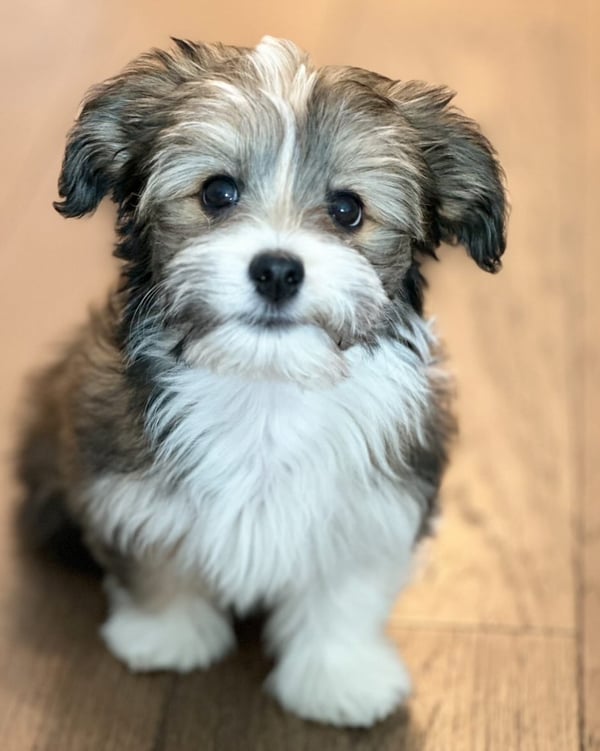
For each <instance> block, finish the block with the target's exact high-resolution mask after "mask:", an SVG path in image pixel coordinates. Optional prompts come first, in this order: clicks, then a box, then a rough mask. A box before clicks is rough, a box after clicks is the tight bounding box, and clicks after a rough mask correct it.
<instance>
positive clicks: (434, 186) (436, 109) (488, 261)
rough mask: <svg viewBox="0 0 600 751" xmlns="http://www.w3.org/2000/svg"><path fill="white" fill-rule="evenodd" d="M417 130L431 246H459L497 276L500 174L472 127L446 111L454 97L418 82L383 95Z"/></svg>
mask: <svg viewBox="0 0 600 751" xmlns="http://www.w3.org/2000/svg"><path fill="white" fill-rule="evenodd" d="M387 96H388V97H390V98H391V99H392V100H394V102H395V103H396V104H397V105H398V106H399V108H400V110H401V112H402V114H403V116H404V117H405V118H406V119H407V120H408V122H409V123H410V124H411V125H412V126H413V127H414V128H415V129H416V130H417V131H418V133H419V137H420V141H421V146H422V150H423V155H424V159H425V162H426V164H427V167H428V170H429V173H430V178H431V203H432V210H433V222H434V226H433V232H432V237H431V244H432V245H433V247H437V245H439V243H440V242H442V241H444V242H449V243H451V244H460V245H464V247H465V248H466V249H467V251H468V252H469V254H470V255H471V257H472V258H473V259H474V260H475V261H476V263H477V264H478V265H479V266H480V267H481V268H482V269H485V270H486V271H491V272H494V271H498V270H499V268H500V265H501V263H500V258H501V256H502V254H503V253H504V249H505V246H506V234H505V233H506V212H507V202H506V194H505V190H504V175H503V172H502V168H501V167H500V164H499V162H498V160H497V157H496V152H495V151H494V149H493V147H492V145H491V144H490V142H489V141H488V140H487V138H485V136H484V135H483V134H482V133H481V131H480V130H479V127H478V126H477V124H476V123H475V122H474V121H473V120H470V119H469V118H467V117H465V116H464V115H463V114H462V113H461V112H460V111H459V110H457V109H456V108H454V107H452V106H450V102H451V100H452V98H453V97H454V93H453V92H451V91H449V90H448V89H445V88H438V87H431V86H428V85H426V84H423V83H421V82H418V81H409V82H406V83H402V82H397V83H393V84H392V85H391V87H390V89H389V91H388V92H387Z"/></svg>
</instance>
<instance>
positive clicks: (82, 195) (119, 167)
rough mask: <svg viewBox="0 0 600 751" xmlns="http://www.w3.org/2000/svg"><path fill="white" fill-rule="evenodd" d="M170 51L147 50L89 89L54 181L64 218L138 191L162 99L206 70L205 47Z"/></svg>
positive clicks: (163, 108) (187, 45) (164, 105)
mask: <svg viewBox="0 0 600 751" xmlns="http://www.w3.org/2000/svg"><path fill="white" fill-rule="evenodd" d="M174 41H175V43H176V44H177V49H176V50H174V51H173V52H163V51H161V50H153V51H151V52H149V53H147V54H144V55H142V56H141V57H139V58H137V59H136V60H135V61H134V62H133V63H131V64H130V65H129V66H128V67H127V68H125V70H124V71H123V72H122V73H121V74H119V75H118V76H115V77H114V78H111V79H109V80H108V81H106V82H104V83H102V84H100V85H99V86H95V87H93V88H92V89H91V90H90V91H89V93H88V94H87V96H86V97H85V100H84V102H83V105H82V108H81V111H80V114H79V117H78V118H77V120H76V122H75V124H74V126H73V128H72V129H71V131H70V133H69V136H68V140H67V147H66V151H65V156H64V160H63V164H62V170H61V174H60V178H59V181H58V192H59V195H60V197H61V200H60V201H56V202H55V203H54V208H55V209H56V210H57V211H58V212H59V213H60V214H62V215H63V216H65V217H80V216H84V215H85V214H88V213H90V212H92V211H94V210H95V209H96V208H97V207H98V204H99V203H100V201H101V200H102V199H103V198H104V197H105V196H106V195H109V194H110V196H111V197H112V199H113V200H114V201H115V202H116V203H117V204H122V203H123V202H124V201H126V200H127V199H128V198H129V197H130V196H134V195H136V193H138V192H139V190H140V187H141V183H142V182H143V179H144V171H145V166H144V163H145V161H147V156H148V153H149V151H150V147H151V144H152V141H153V140H154V139H155V138H156V135H157V134H158V133H159V132H160V130H161V128H162V127H164V125H165V117H166V113H167V112H168V109H169V108H168V99H169V96H170V95H172V93H173V92H174V90H175V89H176V88H177V87H178V86H179V85H180V84H182V83H184V82H185V81H188V80H190V79H192V78H194V77H197V76H198V73H200V72H202V70H204V69H205V68H206V62H207V60H206V55H205V54H204V52H205V51H206V48H205V47H204V46H202V45H195V44H192V43H191V42H186V41H182V40H177V39H176V40H174Z"/></svg>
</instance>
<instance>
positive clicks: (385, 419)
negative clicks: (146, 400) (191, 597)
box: [92, 341, 429, 609]
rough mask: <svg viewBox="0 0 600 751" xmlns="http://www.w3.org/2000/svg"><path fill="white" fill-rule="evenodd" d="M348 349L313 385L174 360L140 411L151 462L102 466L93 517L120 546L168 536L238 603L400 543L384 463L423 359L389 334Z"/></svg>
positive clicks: (402, 512)
mask: <svg viewBox="0 0 600 751" xmlns="http://www.w3.org/2000/svg"><path fill="white" fill-rule="evenodd" d="M346 357H347V364H348V367H349V377H348V378H346V379H345V380H344V381H342V382H340V383H338V384H337V385H335V386H333V387H331V388H328V389H321V390H314V391H311V390H308V389H303V388H301V387H300V386H298V385H296V384H293V383H285V382H264V381H262V382H261V381H249V380H241V379H238V378H235V377H231V376H217V375H214V374H213V373H211V372H209V371H207V370H200V369H195V368H185V369H184V368H182V369H180V370H177V371H174V372H172V373H171V374H170V375H169V377H168V381H167V382H166V384H165V385H166V386H167V389H166V391H165V398H164V399H162V400H161V401H159V403H158V404H157V406H156V407H155V409H154V411H153V413H152V414H151V416H150V420H151V425H152V429H153V430H154V432H155V434H159V433H160V432H161V431H163V430H164V429H165V428H168V431H167V433H166V435H167V437H166V438H165V439H164V440H163V442H162V443H161V445H160V450H159V458H158V461H157V466H156V468H155V470H154V471H153V472H152V473H149V474H146V475H145V476H143V477H140V476H135V477H134V476H130V477H125V478H120V479H117V478H116V477H114V476H110V477H105V478H103V479H102V480H101V481H100V482H99V483H98V484H97V485H96V487H95V488H94V489H93V493H94V501H93V505H92V508H93V509H94V515H95V516H96V521H97V522H100V524H101V526H102V528H103V529H104V530H105V533H106V534H108V535H109V536H110V535H111V534H112V535H117V538H118V539H119V542H120V544H121V545H123V546H124V547H128V546H129V545H130V544H133V541H134V540H135V544H137V545H142V546H151V547H157V546H158V547H165V548H166V549H168V548H170V547H171V548H172V547H175V546H176V549H177V556H178V560H179V561H180V564H181V565H182V566H184V567H185V568H186V569H191V570H198V571H199V572H201V573H202V575H203V576H204V578H206V579H207V581H208V582H209V583H210V584H211V585H212V587H213V588H214V589H215V590H216V591H217V592H218V593H219V594H220V596H221V598H222V599H223V601H227V602H231V603H234V604H235V605H236V606H237V607H238V608H240V609H244V608H247V607H249V606H251V605H252V604H253V603H254V602H256V601H257V600H260V599H262V600H266V601H268V600H270V599H271V598H272V597H274V596H275V595H276V593H277V591H279V590H280V589H281V588H282V587H287V586H290V585H291V584H292V583H293V584H298V585H301V584H302V582H303V581H304V580H306V578H307V577H309V576H311V574H314V573H315V571H319V573H320V574H322V573H323V572H326V571H331V570H334V569H335V568H336V567H337V566H340V565H343V562H344V560H347V559H348V558H349V557H351V558H352V559H356V558H361V557H363V558H365V559H367V558H368V557H369V556H372V555H376V554H377V555H379V554H391V551H393V550H394V549H395V548H397V547H403V548H406V547H407V546H408V547H410V545H411V544H412V541H413V540H414V537H415V535H416V530H417V528H418V525H419V518H418V517H419V511H418V506H417V504H416V503H414V502H413V500H412V499H411V498H410V493H409V492H408V490H407V489H406V488H403V487H402V486H401V484H400V483H398V480H397V479H395V478H392V477H391V476H390V475H389V474H387V473H386V472H385V468H386V466H387V461H388V459H387V456H388V452H389V451H390V450H392V451H393V452H395V453H396V454H399V453H401V452H402V446H403V443H404V441H405V439H406V437H407V436H411V435H413V436H414V434H415V433H418V431H419V430H420V426H421V422H422V415H423V411H424V409H425V407H426V405H427V403H428V400H429V383H428V378H427V372H426V366H425V365H423V363H422V362H421V361H420V360H419V358H418V357H417V356H416V355H414V354H413V353H412V352H411V351H410V350H408V349H407V348H406V347H404V346H402V345H400V344H398V343H395V342H391V341H390V342H386V343H384V344H383V345H381V346H380V347H379V348H378V349H376V350H375V351H374V352H372V353H370V352H368V351H366V350H364V349H361V348H358V347H355V348H352V349H351V350H349V351H348V353H347V354H346ZM168 488H175V489H174V490H173V489H171V490H168Z"/></svg>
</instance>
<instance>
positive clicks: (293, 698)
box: [267, 640, 411, 727]
mask: <svg viewBox="0 0 600 751" xmlns="http://www.w3.org/2000/svg"><path fill="white" fill-rule="evenodd" d="M267 688H268V689H269V690H270V691H271V693H272V694H273V695H274V696H275V697H276V698H277V699H278V700H279V702H280V703H281V704H282V705H283V706H284V707H285V708H286V709H288V710H290V711H291V712H294V713H296V714H297V715H300V717H304V718H305V719H308V720H316V721H317V722H326V723H330V724H333V725H342V726H349V727H368V726H370V725H373V723H375V722H377V721H378V720H381V719H383V718H384V717H386V716H387V715H388V714H390V713H391V712H392V711H393V710H394V709H395V708H396V707H398V706H399V705H400V704H401V703H402V702H404V701H405V700H406V699H407V698H408V696H409V694H410V691H411V682H410V676H409V675H408V672H407V670H406V668H405V667H404V665H403V664H402V662H401V661H400V658H399V657H398V655H397V654H396V651H395V650H394V648H393V647H392V646H391V645H390V644H388V643H387V642H385V641H383V640H382V641H380V642H375V643H370V644H366V645H365V644H360V645H355V646H353V647H349V646H347V645H346V647H343V646H342V645H333V646H328V647H327V648H326V649H325V650H318V651H314V650H313V649H311V648H307V649H292V650H290V651H288V652H286V653H285V654H284V655H283V658H282V660H281V661H280V663H279V665H278V666H277V667H276V668H275V670H274V671H273V673H271V675H270V676H269V678H268V681H267Z"/></svg>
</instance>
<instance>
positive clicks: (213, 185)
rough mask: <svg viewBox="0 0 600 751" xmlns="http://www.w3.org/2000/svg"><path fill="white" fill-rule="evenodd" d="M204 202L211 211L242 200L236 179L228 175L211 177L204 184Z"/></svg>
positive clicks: (233, 204) (202, 194) (227, 206)
mask: <svg viewBox="0 0 600 751" xmlns="http://www.w3.org/2000/svg"><path fill="white" fill-rule="evenodd" d="M201 196H202V203H203V204H204V206H206V208H207V209H210V210H211V211H220V210H221V209H226V208H229V207H230V206H235V204H236V203H237V202H238V201H239V200H240V192H239V190H238V186H237V185H236V182H235V180H234V179H233V178H232V177H227V176H226V175H216V176H215V177H209V178H208V180H207V181H206V182H205V183H204V185H203V186H202V193H201Z"/></svg>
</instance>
